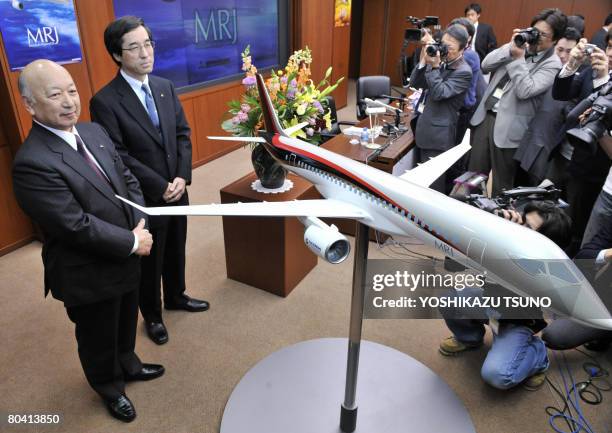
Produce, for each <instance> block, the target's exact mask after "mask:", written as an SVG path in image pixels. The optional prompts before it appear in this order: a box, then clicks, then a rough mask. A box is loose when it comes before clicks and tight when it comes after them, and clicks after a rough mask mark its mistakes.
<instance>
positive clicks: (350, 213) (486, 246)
mask: <svg viewBox="0 0 612 433" xmlns="http://www.w3.org/2000/svg"><path fill="white" fill-rule="evenodd" d="M257 78H258V87H259V91H260V98H261V101H262V111H263V113H264V120H265V123H266V130H267V132H266V133H264V134H262V135H263V137H264V138H263V139H261V137H260V138H259V139H258V141H260V142H262V143H263V145H264V146H265V147H266V149H267V151H268V152H269V153H270V154H271V155H272V156H273V157H274V158H275V159H276V160H277V161H278V162H279V163H280V164H282V165H283V166H284V167H285V168H286V169H287V170H289V171H291V172H293V173H295V174H297V175H298V176H301V177H303V178H304V179H306V180H308V181H309V182H311V183H312V184H313V185H314V186H315V187H316V189H317V190H318V191H319V193H320V194H321V195H322V196H323V197H325V198H326V199H328V200H329V202H328V203H329V205H330V210H329V211H326V210H324V209H323V208H322V206H321V203H320V202H321V200H308V201H301V202H284V206H286V211H285V212H282V214H284V215H288V216H298V217H308V218H313V217H326V216H337V217H349V218H353V219H356V220H358V221H360V222H362V223H363V224H366V225H368V226H370V227H372V228H373V229H375V230H378V231H381V232H384V233H387V234H389V235H392V236H411V237H416V238H418V239H420V240H421V241H422V242H424V243H425V244H427V245H429V246H431V247H433V248H436V249H437V250H439V251H441V252H442V253H443V254H444V255H445V256H447V257H450V258H452V259H454V260H456V261H458V262H460V263H462V264H464V265H466V266H468V267H470V268H473V269H476V270H478V271H481V272H486V274H487V277H489V278H491V279H492V280H493V281H495V282H496V283H498V284H501V285H502V286H504V287H506V288H507V289H510V290H512V291H513V292H515V293H517V294H519V295H523V296H531V297H543V296H547V297H550V298H551V299H552V302H553V304H552V309H553V310H554V311H556V312H558V313H560V314H563V315H567V316H570V317H572V318H573V319H575V320H577V321H579V322H582V323H584V324H587V325H590V326H596V327H599V328H604V329H612V316H611V315H610V312H609V311H608V309H607V307H606V306H605V305H604V304H603V302H602V301H601V299H600V298H599V296H598V295H597V293H596V292H595V291H594V290H593V288H592V287H591V285H590V283H589V282H588V281H587V280H586V279H585V278H584V277H583V276H582V273H581V272H580V271H579V270H578V268H577V267H576V266H575V265H574V264H573V263H572V261H571V260H570V259H569V258H568V257H567V255H566V254H565V253H564V252H563V250H561V249H560V248H559V247H558V246H557V245H556V244H555V243H554V242H552V241H551V240H550V239H548V238H546V237H545V236H543V235H541V234H539V233H537V232H536V231H534V230H531V229H529V228H526V227H523V226H521V225H518V224H516V223H513V222H510V221H507V220H505V219H503V218H500V217H498V216H495V215H493V214H490V213H487V212H484V211H482V210H480V209H477V208H475V207H472V206H469V205H467V204H465V203H462V202H460V201H457V200H455V199H452V198H450V197H447V196H445V195H443V194H441V193H439V192H437V191H434V190H432V189H429V188H428V185H429V184H430V183H431V182H432V181H433V180H435V179H436V178H437V177H438V176H439V175H441V174H442V173H443V171H444V170H445V169H446V168H448V166H450V165H451V164H452V163H453V162H454V161H455V160H456V159H457V158H458V157H460V156H461V155H462V154H463V153H465V151H467V150H468V149H469V145H468V144H467V141H465V140H464V143H462V144H461V145H459V146H457V147H456V148H454V149H451V150H450V151H448V152H447V153H446V154H442V155H440V156H439V157H437V158H434V159H433V160H430V161H429V162H427V163H425V164H422V165H421V166H419V167H417V168H416V169H414V170H411V171H409V172H407V173H406V174H405V175H403V176H401V177H396V176H393V175H391V174H388V173H385V172H382V171H380V170H378V169H376V168H373V167H370V166H368V165H365V164H363V163H360V162H357V161H354V160H352V159H350V158H347V157H344V156H342V155H339V154H337V153H334V152H330V151H328V150H326V149H323V148H321V147H317V146H313V145H312V144H309V143H305V142H303V141H301V140H299V139H296V138H291V137H289V136H288V135H287V134H286V133H285V131H283V129H282V128H281V126H280V123H279V121H278V118H277V117H276V113H275V112H274V109H273V106H272V103H271V101H270V99H269V96H268V94H267V91H266V90H265V85H264V83H263V78H262V77H261V76H258V77H257ZM440 167H443V170H442V171H440V172H438V173H431V170H436V169H437V170H440ZM428 170H429V172H428ZM293 203H300V206H299V209H297V207H298V206H297V205H293ZM308 203H312V206H311V207H310V208H311V210H308V208H307V207H306V205H307V204H308ZM241 205H242V206H241V207H240V208H239V209H242V210H241V211H236V210H235V209H232V204H229V205H225V204H224V205H208V206H184V207H181V206H177V207H170V208H143V207H139V208H140V209H141V210H143V211H144V212H146V213H149V214H152V215H160V214H188V215H238V214H241V215H258V216H266V215H267V216H279V211H278V202H277V203H274V205H275V206H274V208H275V210H274V212H269V213H268V212H266V205H272V203H248V204H241ZM245 205H246V206H245ZM248 205H253V206H248ZM237 206H240V204H237ZM293 207H296V209H292V208H293ZM181 208H184V209H181ZM187 208H189V209H187ZM249 208H250V209H252V210H249ZM269 208H270V209H272V206H269ZM328 228H329V227H328ZM329 229H330V230H331V228H329Z"/></svg>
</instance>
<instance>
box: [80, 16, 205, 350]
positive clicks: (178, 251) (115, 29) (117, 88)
mask: <svg viewBox="0 0 612 433" xmlns="http://www.w3.org/2000/svg"><path fill="white" fill-rule="evenodd" d="M104 43H105V45H106V49H107V50H108V52H109V54H110V55H111V57H112V58H113V60H114V61H115V63H117V65H119V66H120V68H121V69H120V70H119V73H118V74H117V76H116V77H115V78H114V79H113V80H112V81H111V82H110V83H108V84H107V85H106V86H105V87H104V88H102V90H100V91H99V92H98V93H97V94H96V95H95V96H94V97H93V98H92V100H91V103H90V111H91V117H92V119H94V120H95V121H96V122H99V123H100V124H101V125H102V126H104V127H105V128H106V130H107V131H108V133H109V135H110V137H111V139H112V140H113V142H114V143H115V146H116V148H117V151H118V152H119V154H120V155H121V158H122V159H123V162H124V163H125V165H126V166H127V167H128V168H129V169H130V170H131V171H132V173H134V175H135V176H136V178H137V179H138V180H139V181H140V185H141V186H142V191H143V194H144V198H145V202H146V203H147V205H148V206H172V205H187V204H189V199H188V197H187V190H186V185H187V184H189V183H190V182H191V141H190V139H189V134H190V130H189V125H187V120H186V119H185V115H184V113H183V108H182V107H181V103H180V101H179V100H178V97H177V95H176V92H175V90H174V85H173V84H172V82H171V81H168V80H166V79H164V78H160V77H156V76H154V75H150V73H151V72H152V71H153V62H154V42H153V37H152V35H151V31H150V30H149V28H148V27H146V26H145V24H144V21H143V20H142V19H140V18H137V17H133V16H126V17H122V18H119V19H118V20H116V21H114V22H112V23H111V24H109V25H108V27H107V28H106V30H105V31H104ZM150 221H151V233H152V234H153V240H154V241H155V243H154V244H153V248H152V249H151V255H150V256H149V257H147V258H146V259H144V260H143V261H142V279H141V285H140V312H141V313H142V316H143V317H144V320H145V324H146V329H147V334H148V335H149V337H150V338H151V339H152V340H153V341H154V342H155V343H157V344H164V343H166V342H167V341H168V331H167V330H166V327H165V325H164V322H163V320H162V308H161V305H162V304H161V282H162V279H163V290H164V307H165V308H166V309H167V310H170V309H172V310H178V309H181V310H187V311H205V310H207V309H208V307H209V305H208V302H206V301H200V300H197V299H193V298H190V297H189V296H187V295H186V294H185V242H186V239H187V217H185V216H165V217H151V219H150Z"/></svg>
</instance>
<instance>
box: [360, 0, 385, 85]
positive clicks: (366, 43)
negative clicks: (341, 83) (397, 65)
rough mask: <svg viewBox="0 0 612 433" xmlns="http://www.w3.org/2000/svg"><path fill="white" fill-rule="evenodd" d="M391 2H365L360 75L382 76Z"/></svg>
mask: <svg viewBox="0 0 612 433" xmlns="http://www.w3.org/2000/svg"><path fill="white" fill-rule="evenodd" d="M388 7H389V0H364V2H363V33H362V38H361V56H360V57H361V61H360V68H359V71H360V72H359V75H361V76H367V75H381V74H382V73H383V60H384V57H385V28H386V24H387V23H386V20H387V14H386V9H387V8H388Z"/></svg>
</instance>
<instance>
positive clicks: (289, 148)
mask: <svg viewBox="0 0 612 433" xmlns="http://www.w3.org/2000/svg"><path fill="white" fill-rule="evenodd" d="M272 144H273V145H274V146H276V147H278V148H280V149H283V150H286V151H288V152H291V153H295V154H298V155H300V156H304V157H308V158H310V159H313V160H315V161H317V162H319V163H321V164H323V165H324V166H326V167H329V168H332V169H334V170H337V171H339V172H341V173H343V174H344V175H346V176H348V177H350V178H351V179H353V180H354V181H355V182H356V183H358V184H361V185H364V186H365V187H367V188H368V189H370V190H371V191H373V192H374V193H375V194H377V195H378V196H379V197H380V198H382V199H384V200H385V201H387V202H389V203H391V204H393V205H394V206H395V207H397V208H398V209H401V210H403V211H404V212H406V215H407V216H410V218H411V219H412V221H414V218H412V217H411V215H413V214H412V213H411V212H409V211H408V210H406V209H404V208H403V207H402V206H400V205H398V204H397V203H396V202H394V201H393V200H391V199H390V198H389V197H387V196H386V195H385V194H383V193H382V192H380V191H379V190H378V189H376V188H374V187H372V186H371V185H370V184H368V183H367V182H365V181H363V180H362V179H359V178H358V177H356V176H355V175H354V174H353V173H352V172H350V171H347V170H345V169H344V168H342V167H340V166H338V165H336V164H334V163H333V162H331V161H328V160H326V159H324V158H322V157H321V156H319V155H315V154H313V153H310V152H308V151H307V150H302V149H298V148H295V147H293V146H291V145H289V144H285V143H283V142H282V141H281V140H280V137H279V135H278V134H274V136H273V137H272ZM419 222H421V221H420V220H419ZM424 230H425V231H427V232H428V233H429V234H431V235H432V236H433V237H435V238H436V239H439V240H441V241H442V242H446V243H447V244H449V245H450V246H452V247H453V248H455V249H456V250H457V251H460V252H462V251H461V250H460V249H459V248H457V247H456V246H455V245H453V244H452V243H450V242H449V241H447V240H446V239H444V238H443V237H442V236H440V235H439V234H437V233H436V232H435V231H434V230H429V227H428V226H425V227H424Z"/></svg>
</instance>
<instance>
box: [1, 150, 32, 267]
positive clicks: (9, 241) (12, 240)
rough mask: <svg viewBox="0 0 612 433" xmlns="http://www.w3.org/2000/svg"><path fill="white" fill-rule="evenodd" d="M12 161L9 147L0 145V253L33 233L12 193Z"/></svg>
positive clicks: (24, 241)
mask: <svg viewBox="0 0 612 433" xmlns="http://www.w3.org/2000/svg"><path fill="white" fill-rule="evenodd" d="M12 162H13V155H12V153H11V150H10V148H9V147H8V146H2V147H0V209H1V211H0V228H1V229H0V255H1V254H5V253H7V252H9V251H12V250H13V249H15V248H17V247H19V246H21V245H23V244H25V243H27V242H29V241H30V240H32V239H33V235H34V230H33V228H32V224H31V223H30V220H29V219H28V217H26V216H25V214H24V213H23V212H22V211H21V209H20V208H19V205H18V204H17V201H16V200H15V196H14V194H13V179H12V177H11V165H12Z"/></svg>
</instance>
